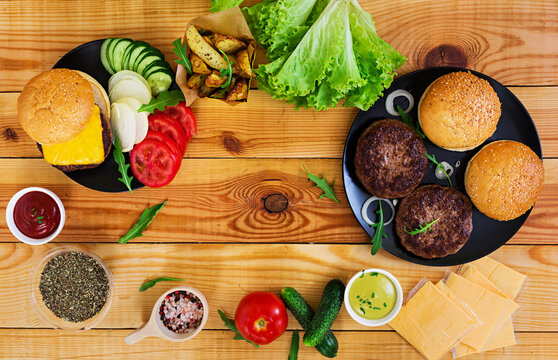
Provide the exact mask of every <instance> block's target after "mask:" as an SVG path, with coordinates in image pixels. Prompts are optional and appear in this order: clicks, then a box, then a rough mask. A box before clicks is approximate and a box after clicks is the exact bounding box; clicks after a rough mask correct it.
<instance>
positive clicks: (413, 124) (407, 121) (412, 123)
mask: <svg viewBox="0 0 558 360" xmlns="http://www.w3.org/2000/svg"><path fill="white" fill-rule="evenodd" d="M397 112H398V113H399V116H400V117H401V120H403V122H404V123H405V124H407V125H409V126H410V127H411V129H413V130H415V132H416V133H417V135H418V136H420V138H421V139H424V138H425V137H426V135H424V133H423V132H422V129H421V128H420V125H419V124H418V122H416V121H414V120H413V119H412V118H411V117H410V116H409V114H407V113H406V112H405V111H403V109H401V106H399V105H397Z"/></svg>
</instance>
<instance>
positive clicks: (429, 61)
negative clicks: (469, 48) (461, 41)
mask: <svg viewBox="0 0 558 360" xmlns="http://www.w3.org/2000/svg"><path fill="white" fill-rule="evenodd" d="M437 66H459V67H467V56H465V52H463V50H462V49H460V48H459V47H457V46H454V45H440V46H437V47H435V48H433V49H432V50H430V51H429V52H428V53H427V54H426V57H425V59H424V67H437Z"/></svg>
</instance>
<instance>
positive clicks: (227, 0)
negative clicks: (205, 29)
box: [209, 0, 244, 13]
mask: <svg viewBox="0 0 558 360" xmlns="http://www.w3.org/2000/svg"><path fill="white" fill-rule="evenodd" d="M243 1H244V0H211V6H210V7H209V11H211V12H212V13H214V12H217V11H221V10H225V9H230V8H232V7H235V6H238V5H240V4H242V2H243Z"/></svg>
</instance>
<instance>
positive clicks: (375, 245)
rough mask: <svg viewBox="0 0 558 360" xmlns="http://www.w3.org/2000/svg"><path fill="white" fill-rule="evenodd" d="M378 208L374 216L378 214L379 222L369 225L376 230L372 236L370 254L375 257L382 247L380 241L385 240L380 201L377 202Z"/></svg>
mask: <svg viewBox="0 0 558 360" xmlns="http://www.w3.org/2000/svg"><path fill="white" fill-rule="evenodd" d="M378 205H379V208H378V210H376V214H378V216H379V218H380V221H378V222H376V223H374V224H372V225H370V227H373V228H375V229H376V231H375V232H374V236H373V237H372V249H371V250H370V252H371V253H372V255H376V253H377V252H378V250H380V248H381V247H382V240H383V239H384V238H387V234H386V232H385V231H384V211H383V210H382V200H379V201H378Z"/></svg>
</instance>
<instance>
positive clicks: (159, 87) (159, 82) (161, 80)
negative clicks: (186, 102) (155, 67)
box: [147, 70, 172, 96]
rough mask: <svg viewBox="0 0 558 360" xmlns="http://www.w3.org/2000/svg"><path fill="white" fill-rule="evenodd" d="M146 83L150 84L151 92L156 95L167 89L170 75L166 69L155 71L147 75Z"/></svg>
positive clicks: (169, 84)
mask: <svg viewBox="0 0 558 360" xmlns="http://www.w3.org/2000/svg"><path fill="white" fill-rule="evenodd" d="M147 83H148V84H149V86H151V93H152V94H153V95H154V96H156V95H159V94H160V93H162V92H163V91H167V90H168V89H169V87H170V86H171V84H172V76H171V75H170V74H169V73H168V71H167V70H161V71H156V72H154V73H152V74H151V75H149V76H148V77H147Z"/></svg>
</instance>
